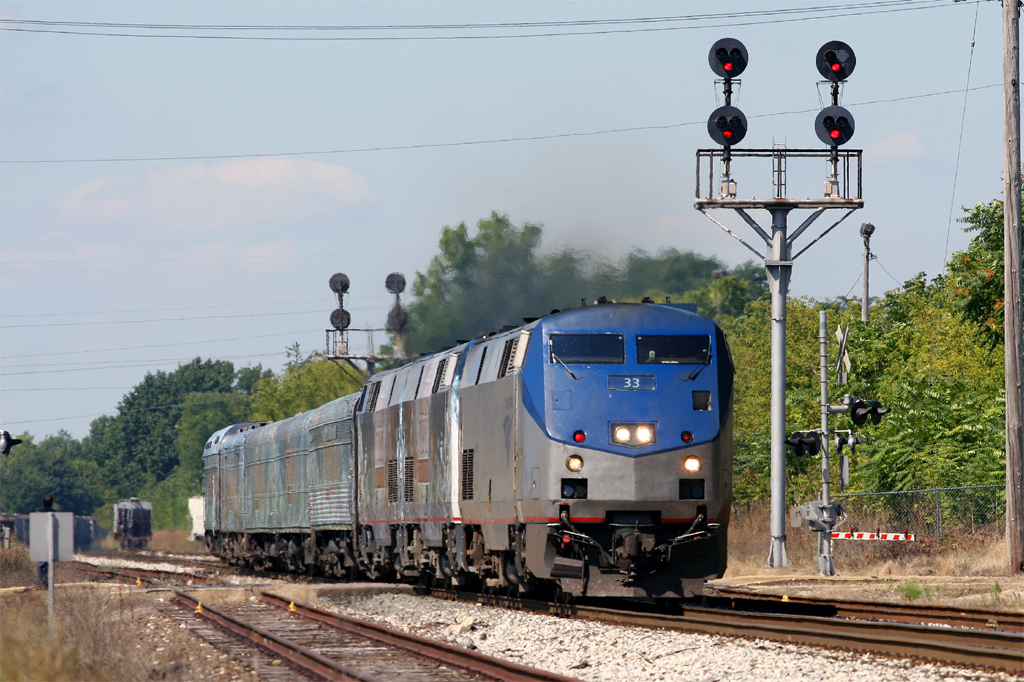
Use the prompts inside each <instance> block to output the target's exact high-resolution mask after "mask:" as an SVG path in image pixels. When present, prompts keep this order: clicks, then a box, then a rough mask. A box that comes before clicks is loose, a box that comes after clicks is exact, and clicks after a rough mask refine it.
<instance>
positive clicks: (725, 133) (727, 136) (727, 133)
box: [722, 130, 732, 140]
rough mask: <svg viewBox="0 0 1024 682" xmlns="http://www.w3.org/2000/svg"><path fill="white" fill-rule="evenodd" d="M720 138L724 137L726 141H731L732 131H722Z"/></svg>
mask: <svg viewBox="0 0 1024 682" xmlns="http://www.w3.org/2000/svg"><path fill="white" fill-rule="evenodd" d="M722 137H724V138H725V139H727V140H731V139H732V131H731V130H723V131H722Z"/></svg>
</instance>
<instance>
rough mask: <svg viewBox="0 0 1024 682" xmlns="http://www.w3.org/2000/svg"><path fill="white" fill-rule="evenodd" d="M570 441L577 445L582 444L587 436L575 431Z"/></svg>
mask: <svg viewBox="0 0 1024 682" xmlns="http://www.w3.org/2000/svg"><path fill="white" fill-rule="evenodd" d="M572 439H573V440H574V441H576V442H577V443H582V442H583V441H585V440H586V439H587V434H585V433H584V432H582V431H577V432H576V433H574V434H572Z"/></svg>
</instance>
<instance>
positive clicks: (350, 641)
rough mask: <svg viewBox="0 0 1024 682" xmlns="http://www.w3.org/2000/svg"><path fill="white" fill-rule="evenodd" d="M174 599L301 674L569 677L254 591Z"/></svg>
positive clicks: (564, 681)
mask: <svg viewBox="0 0 1024 682" xmlns="http://www.w3.org/2000/svg"><path fill="white" fill-rule="evenodd" d="M174 592H175V597H174V599H175V600H176V601H177V602H178V603H180V604H181V605H182V606H183V607H184V608H186V609H190V610H191V611H192V613H194V614H196V615H197V616H201V617H202V618H204V619H206V620H208V621H210V622H212V623H215V624H216V625H217V626H218V627H220V628H223V629H224V630H227V631H229V632H231V633H234V634H235V635H236V636H237V637H240V638H242V639H245V640H248V641H249V642H252V643H253V644H255V645H257V646H258V647H259V648H261V649H263V650H267V651H270V652H273V654H275V655H277V656H280V657H281V658H282V659H285V660H287V661H288V662H289V664H290V665H292V666H294V667H295V668H296V669H298V670H299V671H302V672H303V673H305V674H311V675H316V676H318V677H320V678H323V679H328V680H358V681H359V682H387V681H389V680H395V681H396V682H398V681H401V682H420V681H422V682H435V681H436V682H440V681H442V680H443V681H451V682H458V681H462V680H492V681H493V680H504V681H509V682H511V681H513V680H522V681H532V680H544V681H549V682H556V681H557V682H570V681H571V680H572V678H569V677H564V676H562V675H556V674H554V673H549V672H546V671H542V670H536V669H533V668H527V667H525V666H521V665H518V664H516V663H511V662H509V661H503V660H500V659H497V658H492V657H490V656H485V655H483V654H479V653H476V652H473V651H470V650H468V649H463V648H461V647H456V646H452V645H450V644H445V643H443V642H436V641H434V640H430V639H426V638H423V637H418V636H416V635H412V634H408V633H404V632H400V631H398V630H393V629H391V628H388V627H385V626H382V625H379V624H376V623H370V622H367V621H362V620H358V619H356V618H351V617H348V616H343V615H340V614H335V613H331V612H329V611H323V610H321V609H317V608H315V607H312V606H309V605H307V604H303V603H301V602H295V601H290V600H286V599H284V598H282V597H279V596H276V595H274V594H271V593H268V592H260V593H259V597H260V600H261V601H260V602H259V603H257V604H225V605H222V606H221V607H219V608H218V607H213V606H210V605H208V604H202V603H201V602H200V600H199V599H198V598H197V597H195V596H194V595H192V594H189V593H188V592H185V591H183V590H180V589H175V590H174Z"/></svg>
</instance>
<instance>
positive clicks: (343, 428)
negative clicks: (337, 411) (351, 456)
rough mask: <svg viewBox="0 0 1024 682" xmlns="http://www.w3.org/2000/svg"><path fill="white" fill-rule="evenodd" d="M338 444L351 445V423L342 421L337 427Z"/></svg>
mask: <svg viewBox="0 0 1024 682" xmlns="http://www.w3.org/2000/svg"><path fill="white" fill-rule="evenodd" d="M338 442H340V443H341V444H342V445H351V443H352V422H351V421H343V422H342V423H341V424H339V425H338Z"/></svg>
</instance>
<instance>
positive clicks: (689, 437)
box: [681, 431, 693, 443]
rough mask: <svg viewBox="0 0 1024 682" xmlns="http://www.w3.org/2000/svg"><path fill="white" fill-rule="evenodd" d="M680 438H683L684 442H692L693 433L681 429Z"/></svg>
mask: <svg viewBox="0 0 1024 682" xmlns="http://www.w3.org/2000/svg"><path fill="white" fill-rule="evenodd" d="M681 438H682V439H683V442H684V443H692V442H693V434H692V433H690V432H689V431H683V433H682V436H681Z"/></svg>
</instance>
